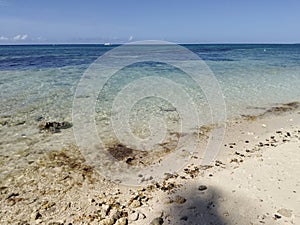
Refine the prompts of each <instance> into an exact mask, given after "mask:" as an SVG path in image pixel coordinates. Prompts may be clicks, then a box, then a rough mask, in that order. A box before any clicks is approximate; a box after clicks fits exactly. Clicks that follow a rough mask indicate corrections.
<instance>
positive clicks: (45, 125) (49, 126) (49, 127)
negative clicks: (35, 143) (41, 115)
mask: <svg viewBox="0 0 300 225" xmlns="http://www.w3.org/2000/svg"><path fill="white" fill-rule="evenodd" d="M38 127H39V129H40V130H46V131H50V132H51V133H58V132H60V129H68V128H71V127H72V124H71V123H69V122H66V121H63V122H55V121H54V122H45V121H44V122H42V123H40V124H39V126H38Z"/></svg>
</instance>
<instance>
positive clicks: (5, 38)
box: [0, 36, 8, 41]
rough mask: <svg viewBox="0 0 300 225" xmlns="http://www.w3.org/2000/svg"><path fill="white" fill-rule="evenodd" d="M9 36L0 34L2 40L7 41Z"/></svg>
mask: <svg viewBox="0 0 300 225" xmlns="http://www.w3.org/2000/svg"><path fill="white" fill-rule="evenodd" d="M7 40H8V38H7V37H4V36H0V41H7Z"/></svg>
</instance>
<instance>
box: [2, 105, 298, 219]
mask: <svg viewBox="0 0 300 225" xmlns="http://www.w3.org/2000/svg"><path fill="white" fill-rule="evenodd" d="M5 126H6V125H3V124H2V129H5V128H6V129H9V128H8V127H5ZM71 130H72V129H70V130H65V131H63V132H71ZM45 135H48V136H49V138H50V139H51V138H53V136H55V135H56V134H45ZM299 143H300V111H299V107H294V106H293V107H292V108H291V107H289V105H283V106H280V107H278V108H273V109H271V110H267V111H266V113H264V114H263V115H261V116H255V117H254V116H245V117H241V118H239V119H235V120H232V121H230V122H228V123H227V129H226V134H225V139H224V141H223V145H222V148H221V151H220V153H219V155H218V157H217V159H216V161H215V162H214V164H213V165H212V166H201V165H200V164H199V163H198V164H197V163H195V164H190V165H188V166H187V167H186V168H184V170H182V171H180V172H178V173H177V174H175V173H174V174H166V178H165V179H164V181H161V182H157V183H154V184H151V185H144V186H143V185H142V186H141V187H125V186H120V185H117V184H113V183H111V182H110V181H109V180H106V179H104V178H102V177H101V176H100V175H99V174H98V173H97V172H96V171H95V170H94V169H93V168H92V167H91V166H90V165H87V164H85V162H84V159H83V157H82V155H81V154H80V151H79V150H78V149H77V147H76V146H75V145H74V144H73V145H72V143H69V144H68V145H66V147H64V148H63V149H57V150H50V151H48V152H47V153H44V154H40V156H39V158H38V160H36V161H33V162H30V163H28V166H26V167H25V168H23V169H19V170H11V171H9V172H8V173H7V175H6V176H5V178H3V179H2V180H1V187H0V190H1V195H0V196H1V197H0V200H1V203H0V204H1V206H0V208H1V210H0V218H1V219H0V223H1V224H49V225H50V224H52V225H54V224H103V225H104V224H119V225H121V224H152V225H154V224H249V225H251V224H299V223H300V211H299V209H300V199H299V192H300V187H299V185H300V180H299V177H300V172H299V171H300V170H299V169H300V168H299V166H300V163H299V160H300V144H299ZM55 147H56V146H55V145H54V146H52V148H54V149H55ZM28 157H29V156H28ZM7 158H8V157H6V159H5V160H6V162H7V163H5V162H3V161H4V157H2V159H3V160H2V164H1V167H2V168H1V170H2V171H5V170H6V169H7V170H9V169H10V167H9V165H10V163H8V162H9V161H10V160H8V159H7ZM196 162H197V161H196Z"/></svg>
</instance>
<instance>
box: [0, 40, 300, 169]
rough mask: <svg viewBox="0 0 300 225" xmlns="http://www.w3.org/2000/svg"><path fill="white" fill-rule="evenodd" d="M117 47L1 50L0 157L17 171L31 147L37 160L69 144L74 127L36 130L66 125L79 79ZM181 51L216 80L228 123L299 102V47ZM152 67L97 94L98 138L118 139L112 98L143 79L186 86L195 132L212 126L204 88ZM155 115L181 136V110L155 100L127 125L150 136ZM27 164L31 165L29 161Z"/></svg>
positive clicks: (136, 109) (123, 75) (128, 72)
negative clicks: (46, 131)
mask: <svg viewBox="0 0 300 225" xmlns="http://www.w3.org/2000/svg"><path fill="white" fill-rule="evenodd" d="M115 47H116V46H109V47H107V46H105V47H104V46H100V45H40V46H0V105H1V108H0V122H1V124H0V135H1V138H0V142H1V143H0V152H1V158H2V159H3V158H5V157H6V156H9V155H11V153H12V152H15V153H17V155H19V156H18V157H17V158H14V160H11V164H14V165H19V163H18V160H20V159H21V158H22V156H23V155H24V154H25V153H24V152H29V151H30V154H32V151H33V150H32V149H38V150H36V151H37V152H39V153H37V154H40V153H41V152H43V151H46V149H51V148H53V149H55V148H59V147H61V146H62V145H64V144H67V143H73V142H74V137H73V135H72V130H71V129H70V130H67V131H62V133H61V134H54V135H52V134H43V133H40V132H39V130H38V129H37V127H38V124H39V123H40V121H41V120H45V121H69V122H71V121H72V106H73V105H72V104H73V98H74V95H75V91H76V88H77V84H78V83H79V81H80V79H81V77H82V75H83V74H84V72H85V71H86V69H87V68H88V67H89V65H90V64H91V63H93V62H94V61H95V60H96V59H97V58H98V57H99V56H101V55H103V54H104V53H105V52H108V51H109V50H111V49H113V48H115ZM184 47H186V48H188V49H189V50H190V51H192V52H193V53H195V54H197V55H198V56H199V57H200V58H201V59H203V60H204V62H205V63H206V64H207V65H208V66H209V68H210V70H211V71H212V72H213V74H214V75H215V77H216V78H217V80H218V82H219V85H220V88H221V90H222V92H223V95H224V100H225V103H226V116H227V118H233V117H239V116H241V115H247V114H259V113H261V112H263V111H264V110H263V109H262V108H269V107H271V106H274V105H276V104H279V103H287V102H293V101H300V88H299V87H300V45H243V44H238V45H230V44H226V45H184ZM154 50H155V49H154ZM170 54H173V53H172V52H170ZM153 61H154V62H143V63H137V64H134V65H131V66H128V67H126V68H124V69H122V70H120V71H119V72H117V73H116V74H114V75H113V76H112V77H111V78H110V79H109V80H108V81H107V82H106V84H105V86H104V88H103V90H102V91H101V92H100V93H99V96H98V100H97V102H96V108H95V110H96V115H95V119H96V125H97V129H98V134H99V136H100V137H101V138H102V139H103V140H104V142H105V143H107V144H109V143H113V142H117V141H118V140H117V139H118V138H117V137H116V135H115V134H114V129H113V127H112V122H111V116H114V115H113V113H112V111H111V107H112V106H113V104H114V101H115V99H116V97H118V94H119V93H120V91H121V90H123V89H124V87H126V85H129V84H130V83H132V82H134V81H136V80H139V79H142V78H146V77H162V78H166V79H169V80H172V81H173V82H176V83H178V84H180V85H181V86H182V87H183V90H184V92H186V93H188V95H189V96H190V98H191V99H192V101H193V102H194V104H195V108H196V110H197V113H198V115H200V120H201V121H200V124H198V123H195V129H197V127H198V126H199V125H207V124H210V123H211V118H210V117H211V113H210V110H214V109H211V108H209V104H210V103H209V102H207V99H206V96H205V93H203V91H202V90H201V88H199V87H198V86H197V85H195V82H193V81H192V80H190V79H189V76H187V75H186V74H185V73H184V72H182V71H181V70H180V69H178V68H175V67H173V66H171V65H167V64H164V63H161V62H155V59H154V60H153ZM100 72H101V71H100ZM203 85H207V84H203ZM176 94H178V93H171V95H175V96H176ZM153 116H154V117H155V118H159V119H160V120H159V121H164V126H165V127H166V128H167V130H168V132H169V133H172V132H176V131H178V130H180V123H179V122H178V121H179V120H180V115H179V114H178V108H177V109H176V107H175V108H174V106H173V105H172V104H171V103H170V102H168V101H167V100H166V99H161V98H156V97H155V95H154V96H149V97H148V98H145V99H143V100H142V101H139V102H137V103H136V104H134V105H132V110H131V115H130V117H129V118H130V120H129V122H128V123H129V126H130V129H131V131H132V133H133V134H135V135H137V136H139V138H141V139H143V138H146V137H147V136H149V135H150V134H151V132H152V130H151V128H149V124H148V122H149V121H150V122H151V120H152V117H153ZM152 122H153V121H152ZM55 135H56V136H55ZM25 155H28V154H27V153H26V154H25ZM33 159H34V157H33ZM4 161H5V160H4ZM4 161H3V162H4ZM27 161H28V162H29V163H30V159H27ZM8 165H10V164H9V163H8Z"/></svg>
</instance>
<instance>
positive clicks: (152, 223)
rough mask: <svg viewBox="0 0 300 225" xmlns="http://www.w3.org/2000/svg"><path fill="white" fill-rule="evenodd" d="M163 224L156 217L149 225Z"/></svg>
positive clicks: (161, 220)
mask: <svg viewBox="0 0 300 225" xmlns="http://www.w3.org/2000/svg"><path fill="white" fill-rule="evenodd" d="M163 223H164V220H163V218H161V217H157V218H154V219H153V220H152V221H151V223H150V225H162V224H163Z"/></svg>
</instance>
